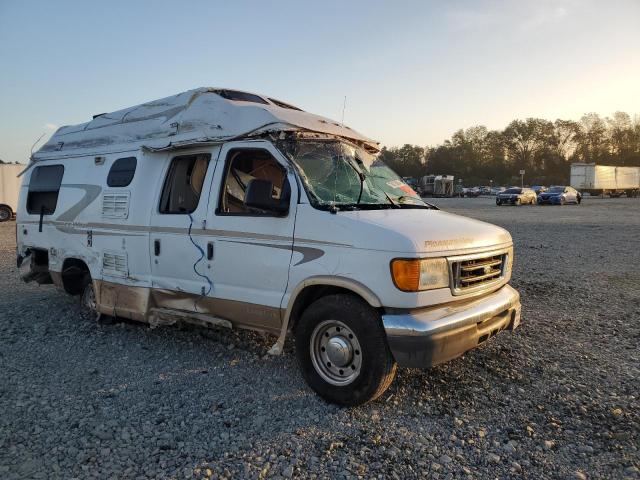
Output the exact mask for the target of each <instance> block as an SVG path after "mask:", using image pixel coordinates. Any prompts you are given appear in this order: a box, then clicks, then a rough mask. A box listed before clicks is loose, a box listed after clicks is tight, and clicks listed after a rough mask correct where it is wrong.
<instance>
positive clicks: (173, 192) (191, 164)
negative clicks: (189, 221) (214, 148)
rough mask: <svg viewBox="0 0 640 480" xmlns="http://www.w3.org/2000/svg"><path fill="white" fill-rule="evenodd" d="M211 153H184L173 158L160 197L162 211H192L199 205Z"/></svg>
mask: <svg viewBox="0 0 640 480" xmlns="http://www.w3.org/2000/svg"><path fill="white" fill-rule="evenodd" d="M210 159H211V155H210V154H208V153H201V154H198V155H183V156H180V157H175V158H174V159H173V160H171V165H170V166H169V171H168V172H167V178H166V179H165V181H164V187H163V188H162V196H161V197H160V213H183V214H184V213H192V212H193V211H194V210H195V209H196V208H197V207H198V201H199V200H200V193H201V192H202V185H203V184H204V177H205V175H206V174H207V167H208V166H209V160H210Z"/></svg>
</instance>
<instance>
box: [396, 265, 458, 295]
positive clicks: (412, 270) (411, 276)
mask: <svg viewBox="0 0 640 480" xmlns="http://www.w3.org/2000/svg"><path fill="white" fill-rule="evenodd" d="M391 276H392V278H393V283H394V284H395V286H396V287H398V289H400V290H402V291H403V292H418V291H420V290H432V289H434V288H446V287H448V286H449V264H448V263H447V260H446V259H445V258H425V259H422V260H421V259H419V258H415V259H404V258H397V259H395V260H392V261H391Z"/></svg>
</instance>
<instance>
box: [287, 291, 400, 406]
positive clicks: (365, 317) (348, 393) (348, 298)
mask: <svg viewBox="0 0 640 480" xmlns="http://www.w3.org/2000/svg"><path fill="white" fill-rule="evenodd" d="M295 337H296V355H297V357H298V363H299V365H300V369H301V370H302V375H303V376H304V378H305V380H306V381H307V383H308V384H309V386H310V387H311V388H312V389H313V390H314V391H315V392H316V393H317V394H318V395H320V396H321V397H322V398H324V399H325V400H327V401H329V402H333V403H337V404H339V405H344V406H353V405H360V404H363V403H366V402H369V401H371V400H375V399H376V398H378V397H379V396H380V395H382V394H383V393H384V392H385V390H386V389H387V388H389V385H391V382H392V381H393V379H394V377H395V374H396V368H397V365H396V362H395V361H394V359H393V356H392V355H391V352H390V351H389V346H388V345H387V339H386V334H385V332H384V329H383V327H382V323H381V321H380V315H379V314H378V312H377V311H376V310H375V309H373V308H372V307H371V306H370V305H368V304H367V303H365V302H364V301H363V300H361V299H359V298H357V297H354V296H352V295H342V294H340V295H329V296H326V297H322V298H321V299H319V300H316V301H315V302H314V303H313V304H311V306H309V308H307V310H305V312H304V313H303V314H302V317H301V318H300V323H299V324H298V325H297V327H296V333H295Z"/></svg>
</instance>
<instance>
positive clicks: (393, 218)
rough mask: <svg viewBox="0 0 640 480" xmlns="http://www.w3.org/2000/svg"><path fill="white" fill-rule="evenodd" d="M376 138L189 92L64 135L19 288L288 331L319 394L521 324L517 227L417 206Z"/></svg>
mask: <svg viewBox="0 0 640 480" xmlns="http://www.w3.org/2000/svg"><path fill="white" fill-rule="evenodd" d="M378 151H379V145H378V143H376V142H374V141H372V140H370V139H368V138H366V137H364V136H362V135H360V134H358V133H356V132H355V131H353V130H351V129H350V128H348V127H345V126H343V125H341V124H339V123H337V122H334V121H332V120H329V119H326V118H323V117H320V116H316V115H312V114H309V113H306V112H304V111H302V110H301V109H299V108H297V107H294V106H292V105H289V104H286V103H284V102H281V101H279V100H275V99H273V98H270V97H266V96H262V95H255V94H251V93H246V92H240V91H235V90H225V89H215V88H200V89H196V90H191V91H187V92H184V93H181V94H179V95H175V96H172V97H168V98H164V99H161V100H157V101H154V102H149V103H145V104H142V105H138V106H135V107H132V108H127V109H124V110H119V111H116V112H113V113H106V114H101V115H96V116H95V117H94V118H93V120H91V121H90V122H87V123H83V124H80V125H75V126H66V127H62V128H60V129H59V130H58V131H57V132H56V133H55V134H54V135H53V136H52V137H51V139H50V140H49V141H48V143H46V144H45V145H44V146H43V147H42V148H41V149H40V150H39V151H38V152H37V153H36V154H34V156H33V158H32V161H31V164H30V165H29V167H28V169H27V170H26V171H25V173H24V175H23V182H22V187H21V192H20V200H19V207H18V215H17V239H18V251H17V255H18V264H19V265H21V270H23V272H24V273H23V278H24V279H25V280H35V281H38V282H40V283H54V284H55V285H57V286H58V287H60V288H62V289H64V290H65V291H66V292H68V293H69V294H72V295H78V296H80V297H81V299H82V302H83V303H84V304H85V305H86V306H87V307H89V308H92V309H95V310H96V311H97V312H98V313H99V314H103V315H110V316H119V317H126V318H129V319H133V320H137V321H141V322H147V323H150V324H152V325H157V324H171V323H175V322H193V323H197V324H200V325H215V326H222V327H230V328H249V329H257V330H262V331H266V332H269V333H271V334H274V335H275V336H277V341H276V342H275V344H274V346H273V347H272V349H271V353H274V354H277V353H280V352H281V351H282V348H283V344H284V342H285V339H286V338H287V337H288V336H289V335H291V336H293V337H294V338H295V346H296V350H297V356H298V360H299V364H300V367H301V369H302V372H303V374H304V377H305V379H306V380H307V382H308V383H309V385H310V386H311V388H312V389H313V390H315V391H316V392H317V393H318V394H320V395H321V396H322V397H324V398H325V399H327V400H329V401H331V402H336V403H338V404H342V405H356V404H360V403H363V402H366V401H369V400H372V399H375V398H376V397H378V396H379V395H381V394H382V393H383V392H384V391H385V389H386V388H387V387H388V386H389V384H390V383H391V381H392V380H393V378H394V375H395V372H396V366H397V365H400V366H402V367H421V368H422V367H430V366H432V365H436V364H439V363H442V362H445V361H447V360H451V359H453V358H455V357H458V356H460V355H462V354H464V353H465V352H467V351H468V350H470V349H472V348H474V347H476V346H478V345H480V344H482V343H483V342H485V341H486V340H487V339H489V338H491V337H492V336H494V335H496V334H497V333H498V332H500V331H502V330H513V329H515V328H516V327H517V326H518V324H519V322H520V299H519V295H518V293H517V292H516V291H515V290H514V289H513V288H512V287H510V286H509V285H508V282H509V279H510V277H511V270H512V264H513V245H512V240H511V236H510V235H509V233H508V232H506V231H505V230H503V229H502V228H498V227H496V226H492V225H489V224H486V223H483V222H480V221H476V220H471V219H467V218H463V217H460V216H456V215H452V214H449V213H444V212H442V211H439V210H438V209H437V208H435V207H432V206H431V205H429V204H427V203H425V202H423V201H422V200H421V199H420V197H419V196H418V195H416V194H415V192H414V191H413V190H412V189H411V188H410V187H409V186H407V185H406V184H405V183H404V182H403V181H402V179H401V178H400V177H398V176H397V175H396V174H395V173H394V172H393V171H392V170H390V169H389V168H388V167H386V166H385V165H384V163H382V162H381V161H380V160H379V158H378V157H377V154H378Z"/></svg>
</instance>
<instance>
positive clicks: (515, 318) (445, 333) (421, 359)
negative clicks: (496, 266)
mask: <svg viewBox="0 0 640 480" xmlns="http://www.w3.org/2000/svg"><path fill="white" fill-rule="evenodd" d="M382 323H383V326H384V329H385V332H386V334H387V342H388V344H389V348H390V349H391V353H392V354H393V357H394V358H395V360H396V362H398V364H399V365H400V366H401V367H418V368H426V367H432V366H434V365H438V364H440V363H444V362H447V361H449V360H452V359H454V358H456V357H459V356H460V355H463V354H464V353H465V352H467V351H469V350H471V349H473V348H475V347H477V346H478V345H480V344H481V343H484V342H485V341H487V340H488V339H489V338H491V337H493V336H494V335H495V334H497V333H498V332H500V331H502V330H506V329H508V330H514V329H515V328H516V327H518V325H519V324H520V294H519V293H518V292H517V291H516V290H515V289H513V288H512V287H511V286H509V285H505V286H503V287H502V288H500V289H499V290H497V291H495V292H493V293H491V294H489V295H486V296H484V297H481V298H478V299H473V300H470V301H467V302H463V303H460V302H456V303H451V304H448V305H444V306H437V307H433V308H431V307H430V308H425V309H419V310H412V311H409V312H406V313H400V314H395V313H394V314H385V315H383V316H382Z"/></svg>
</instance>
